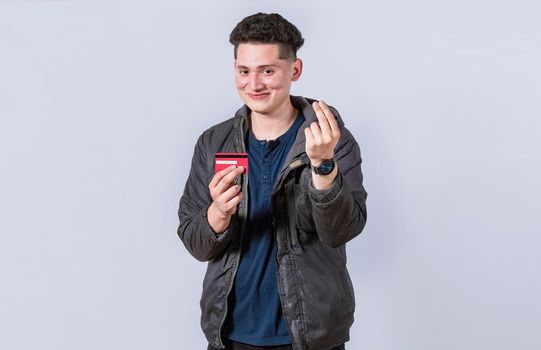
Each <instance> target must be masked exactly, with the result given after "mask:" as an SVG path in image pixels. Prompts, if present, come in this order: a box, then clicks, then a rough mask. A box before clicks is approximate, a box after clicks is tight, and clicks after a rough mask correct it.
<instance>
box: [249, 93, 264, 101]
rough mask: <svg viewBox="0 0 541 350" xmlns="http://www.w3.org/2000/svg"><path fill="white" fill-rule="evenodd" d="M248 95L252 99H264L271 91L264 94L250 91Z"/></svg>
mask: <svg viewBox="0 0 541 350" xmlns="http://www.w3.org/2000/svg"><path fill="white" fill-rule="evenodd" d="M247 95H248V96H249V97H250V98H251V99H252V100H262V99H264V98H265V97H267V96H268V95H269V93H264V94H250V93H247Z"/></svg>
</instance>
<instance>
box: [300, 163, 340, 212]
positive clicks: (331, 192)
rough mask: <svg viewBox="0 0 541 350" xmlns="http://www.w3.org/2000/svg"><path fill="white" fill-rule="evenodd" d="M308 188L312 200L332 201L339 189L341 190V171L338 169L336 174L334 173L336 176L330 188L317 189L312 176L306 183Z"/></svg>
mask: <svg viewBox="0 0 541 350" xmlns="http://www.w3.org/2000/svg"><path fill="white" fill-rule="evenodd" d="M308 188H309V193H310V198H312V200H313V201H314V202H315V203H316V204H321V205H325V204H330V202H332V201H333V200H334V199H335V198H336V197H337V196H338V193H340V190H342V173H341V172H340V171H338V174H337V175H336V178H335V179H334V181H333V183H332V186H331V188H328V189H325V190H318V189H317V188H316V187H315V186H314V182H313V180H312V177H310V183H309V185H308Z"/></svg>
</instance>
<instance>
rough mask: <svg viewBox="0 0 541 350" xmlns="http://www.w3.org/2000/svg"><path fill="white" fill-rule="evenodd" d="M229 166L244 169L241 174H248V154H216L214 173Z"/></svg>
mask: <svg viewBox="0 0 541 350" xmlns="http://www.w3.org/2000/svg"><path fill="white" fill-rule="evenodd" d="M231 165H236V166H242V167H244V172H243V174H248V153H216V160H215V167H214V171H215V172H218V171H222V170H224V169H226V168H229V167H230V166H231Z"/></svg>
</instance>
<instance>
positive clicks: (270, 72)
mask: <svg viewBox="0 0 541 350" xmlns="http://www.w3.org/2000/svg"><path fill="white" fill-rule="evenodd" d="M263 73H265V75H271V74H272V73H274V70H272V69H270V68H266V69H265V70H263Z"/></svg>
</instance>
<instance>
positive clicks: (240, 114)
mask: <svg viewBox="0 0 541 350" xmlns="http://www.w3.org/2000/svg"><path fill="white" fill-rule="evenodd" d="M289 98H290V100H291V104H293V106H294V107H295V108H297V109H299V110H301V111H302V113H303V114H304V118H305V119H306V120H305V122H304V123H303V124H302V125H301V127H300V128H299V131H298V132H297V136H296V138H295V143H294V144H293V145H292V146H291V149H290V150H289V153H288V155H287V159H286V162H285V164H284V165H285V166H287V164H289V163H290V162H291V160H292V159H294V158H296V157H298V156H301V157H302V158H307V157H305V155H303V153H305V151H306V150H305V141H306V138H305V136H304V129H305V128H306V127H308V126H310V124H311V123H313V122H317V116H316V112H315V111H314V108H313V107H312V103H314V102H315V101H317V100H316V99H313V98H308V97H303V96H293V95H290V96H289ZM329 109H330V110H331V112H332V113H333V114H334V116H335V117H336V120H337V122H338V127H342V126H344V121H343V120H342V117H341V116H340V114H339V113H338V111H337V110H336V109H335V108H334V107H332V106H329ZM249 114H250V108H249V107H248V106H247V105H246V104H244V105H243V106H242V107H241V108H239V109H238V110H237V112H236V113H235V125H237V126H238V127H242V130H243V133H242V135H246V132H248V128H249V127H250V118H248V116H249ZM303 160H304V161H308V160H307V159H303Z"/></svg>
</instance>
